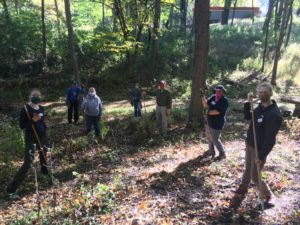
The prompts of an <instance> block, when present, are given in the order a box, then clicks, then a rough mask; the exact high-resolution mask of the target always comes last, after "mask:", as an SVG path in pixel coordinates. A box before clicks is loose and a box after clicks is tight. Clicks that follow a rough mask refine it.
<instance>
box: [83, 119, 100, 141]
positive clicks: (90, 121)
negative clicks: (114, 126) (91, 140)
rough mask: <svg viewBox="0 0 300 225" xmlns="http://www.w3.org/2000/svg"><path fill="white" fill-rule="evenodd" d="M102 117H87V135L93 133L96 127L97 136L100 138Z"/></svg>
mask: <svg viewBox="0 0 300 225" xmlns="http://www.w3.org/2000/svg"><path fill="white" fill-rule="evenodd" d="M99 121H100V116H88V115H85V123H86V130H85V134H86V135H87V134H88V133H90V132H91V129H92V125H94V128H95V136H97V137H99V135H100V126H99Z"/></svg>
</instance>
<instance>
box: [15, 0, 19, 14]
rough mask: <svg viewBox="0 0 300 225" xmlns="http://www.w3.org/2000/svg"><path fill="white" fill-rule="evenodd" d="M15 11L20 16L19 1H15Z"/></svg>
mask: <svg viewBox="0 0 300 225" xmlns="http://www.w3.org/2000/svg"><path fill="white" fill-rule="evenodd" d="M15 10H16V14H17V15H19V0H15Z"/></svg>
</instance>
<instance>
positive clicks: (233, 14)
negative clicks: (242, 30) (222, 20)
mask: <svg viewBox="0 0 300 225" xmlns="http://www.w3.org/2000/svg"><path fill="white" fill-rule="evenodd" d="M236 4H237V0H235V1H234V6H233V12H232V18H231V26H233V20H234V17H235V10H236Z"/></svg>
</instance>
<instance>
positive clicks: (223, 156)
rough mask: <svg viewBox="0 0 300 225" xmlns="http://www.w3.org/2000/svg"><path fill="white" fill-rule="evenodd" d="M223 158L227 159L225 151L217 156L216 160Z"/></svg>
mask: <svg viewBox="0 0 300 225" xmlns="http://www.w3.org/2000/svg"><path fill="white" fill-rule="evenodd" d="M222 159H226V155H225V153H223V154H220V155H219V156H218V157H217V158H216V160H222Z"/></svg>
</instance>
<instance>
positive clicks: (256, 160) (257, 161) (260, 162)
mask: <svg viewBox="0 0 300 225" xmlns="http://www.w3.org/2000/svg"><path fill="white" fill-rule="evenodd" d="M255 163H256V165H258V166H260V167H261V166H262V164H263V161H262V160H260V159H258V158H257V159H255Z"/></svg>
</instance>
